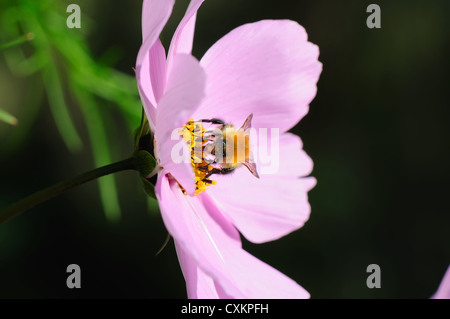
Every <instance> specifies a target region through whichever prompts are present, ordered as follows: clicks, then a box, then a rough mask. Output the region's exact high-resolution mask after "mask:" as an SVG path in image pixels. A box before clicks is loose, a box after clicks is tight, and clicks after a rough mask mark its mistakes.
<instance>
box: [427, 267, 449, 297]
mask: <svg viewBox="0 0 450 319" xmlns="http://www.w3.org/2000/svg"><path fill="white" fill-rule="evenodd" d="M431 298H432V299H450V267H448V268H447V271H446V273H445V275H444V278H442V282H441V284H440V285H439V288H438V290H437V291H436V293H435V294H434V295H433V297H431Z"/></svg>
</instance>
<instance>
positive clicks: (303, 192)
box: [208, 134, 315, 243]
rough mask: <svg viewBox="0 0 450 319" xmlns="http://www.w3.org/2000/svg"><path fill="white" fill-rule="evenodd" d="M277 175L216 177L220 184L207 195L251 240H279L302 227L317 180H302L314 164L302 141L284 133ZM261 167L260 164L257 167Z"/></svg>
mask: <svg viewBox="0 0 450 319" xmlns="http://www.w3.org/2000/svg"><path fill="white" fill-rule="evenodd" d="M279 152H280V153H279V160H280V162H279V165H278V166H279V169H278V172H276V174H272V175H265V174H262V173H261V170H260V178H259V179H257V178H255V177H254V176H253V175H252V174H251V173H250V172H249V171H248V170H247V169H246V168H245V167H240V168H237V169H236V171H235V172H234V173H233V174H232V175H231V176H228V175H227V176H220V175H214V177H213V178H212V179H213V180H215V181H216V182H217V185H213V186H211V187H210V188H209V190H208V194H209V195H210V196H211V197H212V198H213V199H214V201H215V203H216V205H217V206H218V207H219V208H220V210H221V211H222V212H223V213H224V214H225V215H226V216H227V217H228V218H229V219H230V220H231V221H232V223H233V225H235V226H236V227H237V228H238V229H239V231H240V232H241V233H242V234H243V235H244V236H245V237H246V238H247V239H248V240H250V241H252V242H255V243H262V242H266V241H271V240H275V239H278V238H280V237H283V236H285V235H287V234H288V233H290V232H292V231H295V230H297V229H299V228H300V227H302V226H303V225H304V223H305V222H306V221H307V220H308V218H309V215H310V211H311V207H310V205H309V202H308V196H307V193H308V191H309V190H310V189H311V188H312V187H313V186H314V185H315V179H314V178H312V177H309V178H299V176H302V175H307V174H309V173H310V172H311V170H312V161H311V159H310V158H309V157H308V156H307V155H306V153H305V152H304V151H302V149H301V141H300V138H298V137H297V136H295V135H293V134H283V135H282V136H281V139H280V147H279ZM257 167H258V164H257Z"/></svg>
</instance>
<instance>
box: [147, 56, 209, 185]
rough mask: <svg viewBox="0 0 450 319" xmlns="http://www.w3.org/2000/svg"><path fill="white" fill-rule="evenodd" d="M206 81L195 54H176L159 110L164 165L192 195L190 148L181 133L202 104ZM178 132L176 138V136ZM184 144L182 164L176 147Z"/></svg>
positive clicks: (159, 141)
mask: <svg viewBox="0 0 450 319" xmlns="http://www.w3.org/2000/svg"><path fill="white" fill-rule="evenodd" d="M205 81H206V78H205V73H204V71H203V69H202V68H201V66H200V64H199V62H198V61H197V60H196V59H195V58H194V57H193V56H191V55H187V54H177V55H175V56H174V59H173V67H172V69H171V70H170V73H169V75H168V79H167V85H166V90H165V93H164V96H163V97H162V98H161V100H160V101H159V103H158V108H157V110H156V123H157V125H156V132H155V138H156V143H157V146H158V149H157V153H158V154H157V157H158V158H159V160H160V165H161V166H162V167H164V169H165V170H166V171H168V172H170V174H172V176H174V177H175V179H176V180H177V181H178V182H179V183H180V184H181V185H183V187H184V188H185V189H186V191H187V192H188V193H190V194H191V193H193V192H194V190H195V184H194V172H193V170H192V165H191V161H190V151H189V150H188V147H187V145H186V144H185V143H184V142H183V141H182V139H181V137H180V136H179V135H178V134H177V132H178V129H180V128H181V127H183V125H184V124H186V123H187V121H188V120H189V119H190V118H191V116H192V114H193V113H194V111H195V110H196V108H197V107H198V106H199V105H200V103H201V101H202V99H203V97H204V88H205ZM174 135H175V137H176V139H172V137H174ZM180 143H181V145H183V155H184V158H183V161H182V162H181V163H176V162H174V159H173V157H172V150H173V149H174V147H175V146H176V145H179V144H180Z"/></svg>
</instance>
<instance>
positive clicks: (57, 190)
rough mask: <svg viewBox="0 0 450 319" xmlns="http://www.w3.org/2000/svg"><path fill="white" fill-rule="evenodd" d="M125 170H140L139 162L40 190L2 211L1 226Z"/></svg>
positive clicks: (132, 160) (129, 161) (125, 162)
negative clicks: (73, 189) (26, 212)
mask: <svg viewBox="0 0 450 319" xmlns="http://www.w3.org/2000/svg"><path fill="white" fill-rule="evenodd" d="M125 170H138V160H137V159H136V158H135V157H131V158H128V159H126V160H123V161H120V162H117V163H114V164H110V165H106V166H102V167H99V168H96V169H94V170H92V171H89V172H86V173H83V174H81V175H78V176H76V177H73V178H71V179H68V180H66V181H63V182H60V183H58V184H55V185H53V186H50V187H48V188H45V189H43V190H40V191H38V192H36V193H34V194H32V195H30V196H28V197H25V198H24V199H22V200H20V201H18V202H16V203H14V204H12V205H11V206H9V207H8V208H6V209H5V210H3V211H0V224H2V223H4V222H6V221H7V220H9V219H11V218H13V217H15V216H17V215H19V214H20V213H23V212H25V211H26V210H28V209H30V208H33V207H34V206H36V205H38V204H40V203H43V202H45V201H47V200H49V199H51V198H53V197H56V196H57V195H59V194H61V193H63V192H65V191H67V190H69V189H71V188H74V187H75V186H78V185H81V184H84V183H87V182H89V181H92V180H94V179H97V178H100V177H102V176H105V175H109V174H113V173H117V172H120V171H125Z"/></svg>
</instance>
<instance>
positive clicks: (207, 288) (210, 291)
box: [175, 241, 219, 299]
mask: <svg viewBox="0 0 450 319" xmlns="http://www.w3.org/2000/svg"><path fill="white" fill-rule="evenodd" d="M175 248H176V250H177V255H178V260H179V262H180V266H181V270H182V271H183V276H184V279H185V280H186V290H187V295H188V298H190V299H217V298H219V294H218V292H217V290H216V288H215V284H214V280H212V279H211V277H209V276H208V275H206V274H205V273H204V272H203V271H202V270H201V269H199V268H198V266H197V264H196V263H195V260H194V259H193V258H192V257H191V256H190V255H189V254H188V253H186V252H185V251H184V249H183V248H182V247H181V245H179V244H178V243H177V241H175Z"/></svg>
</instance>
